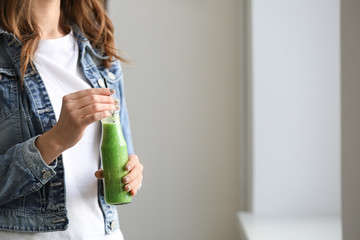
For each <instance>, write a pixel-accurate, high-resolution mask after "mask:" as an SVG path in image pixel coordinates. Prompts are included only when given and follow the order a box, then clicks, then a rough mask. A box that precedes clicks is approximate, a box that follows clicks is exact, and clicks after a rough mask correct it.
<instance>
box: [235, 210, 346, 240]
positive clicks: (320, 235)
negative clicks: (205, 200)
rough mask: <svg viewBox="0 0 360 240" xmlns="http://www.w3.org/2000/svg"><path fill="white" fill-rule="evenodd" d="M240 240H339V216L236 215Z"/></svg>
mask: <svg viewBox="0 0 360 240" xmlns="http://www.w3.org/2000/svg"><path fill="white" fill-rule="evenodd" d="M238 220H239V224H241V226H240V229H242V231H243V233H242V234H243V235H245V237H246V238H245V239H241V240H341V239H342V238H341V219H340V215H330V216H328V215H318V216H314V215H313V216H301V217H296V216H276V215H253V214H248V213H239V214H238Z"/></svg>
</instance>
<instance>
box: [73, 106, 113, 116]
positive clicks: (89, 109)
mask: <svg viewBox="0 0 360 240" xmlns="http://www.w3.org/2000/svg"><path fill="white" fill-rule="evenodd" d="M119 109H120V105H119V104H117V105H114V104H103V103H94V104H91V105H88V106H86V107H84V108H81V109H78V112H77V114H79V115H78V116H81V118H84V117H86V116H88V115H91V114H94V113H99V112H104V111H116V110H119Z"/></svg>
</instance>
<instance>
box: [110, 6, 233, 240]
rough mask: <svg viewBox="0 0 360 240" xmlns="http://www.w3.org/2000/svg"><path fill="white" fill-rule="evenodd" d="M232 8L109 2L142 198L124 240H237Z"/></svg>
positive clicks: (126, 213) (123, 216)
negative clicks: (124, 62) (122, 55)
mask: <svg viewBox="0 0 360 240" xmlns="http://www.w3.org/2000/svg"><path fill="white" fill-rule="evenodd" d="M237 7H238V5H237V0H222V1H219V0H200V1H193V0H181V1H180V0H177V1H168V0H154V1H148V0H139V1H125V0H120V1H118V0H112V1H110V2H109V11H110V15H111V18H112V20H113V21H114V24H115V28H116V30H115V31H116V39H117V46H118V48H120V49H122V50H125V51H126V52H127V53H128V54H129V55H130V57H131V59H132V60H133V61H134V63H133V65H132V66H131V67H129V66H124V74H125V88H126V97H127V104H128V108H129V113H130V118H131V123H132V132H133V138H134V143H135V150H136V152H137V154H138V155H139V156H140V159H141V161H142V162H143V164H144V166H145V170H144V177H145V179H144V184H143V188H142V190H141V193H140V195H139V196H138V197H136V198H135V199H134V201H133V203H131V204H130V205H128V206H120V207H119V208H118V209H119V213H120V221H121V228H122V230H123V232H124V235H125V237H126V239H128V240H137V239H149V240H157V239H171V240H177V239H179V240H180V239H181V240H183V239H187V240H192V239H193V240H211V239H214V240H218V239H226V240H231V239H236V233H237V231H236V212H237V210H238V205H239V202H238V195H239V194H238V191H239V186H238V185H239V184H238V182H239V177H238V175H237V172H238V151H237V148H238V145H239V144H238V142H239V141H238V105H239V104H238V95H237V91H238V81H237V79H238V73H237V67H238V58H239V54H238V45H239V44H238V24H237V16H238V8H237Z"/></svg>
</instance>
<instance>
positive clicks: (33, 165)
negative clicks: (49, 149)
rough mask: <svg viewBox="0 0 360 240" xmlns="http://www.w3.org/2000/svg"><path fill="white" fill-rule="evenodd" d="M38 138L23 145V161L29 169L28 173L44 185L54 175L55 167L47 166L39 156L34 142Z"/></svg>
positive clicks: (31, 139)
mask: <svg viewBox="0 0 360 240" xmlns="http://www.w3.org/2000/svg"><path fill="white" fill-rule="evenodd" d="M38 137H39V135H38V136H36V137H33V138H30V139H29V140H27V141H25V142H24V143H23V148H22V149H23V151H22V153H23V159H24V161H25V163H26V165H27V167H28V168H29V169H30V171H31V172H32V173H33V174H34V176H36V178H37V179H38V180H39V181H40V182H41V183H42V184H46V183H47V182H48V181H49V180H50V179H51V178H52V177H54V176H55V175H56V172H55V170H54V168H55V167H56V164H57V160H56V161H55V164H54V165H55V166H54V165H52V166H49V165H48V164H47V163H46V162H45V161H44V159H43V158H42V156H41V153H40V151H39V150H38V149H37V148H36V146H35V140H36V139H37V138H38Z"/></svg>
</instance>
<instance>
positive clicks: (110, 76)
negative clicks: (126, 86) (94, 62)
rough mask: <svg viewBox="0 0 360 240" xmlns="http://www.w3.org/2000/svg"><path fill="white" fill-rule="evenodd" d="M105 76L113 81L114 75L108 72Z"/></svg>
mask: <svg viewBox="0 0 360 240" xmlns="http://www.w3.org/2000/svg"><path fill="white" fill-rule="evenodd" d="M107 75H108V77H109V78H110V79H111V80H115V78H116V77H115V75H114V74H113V73H112V72H110V71H109V72H108V73H107Z"/></svg>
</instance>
